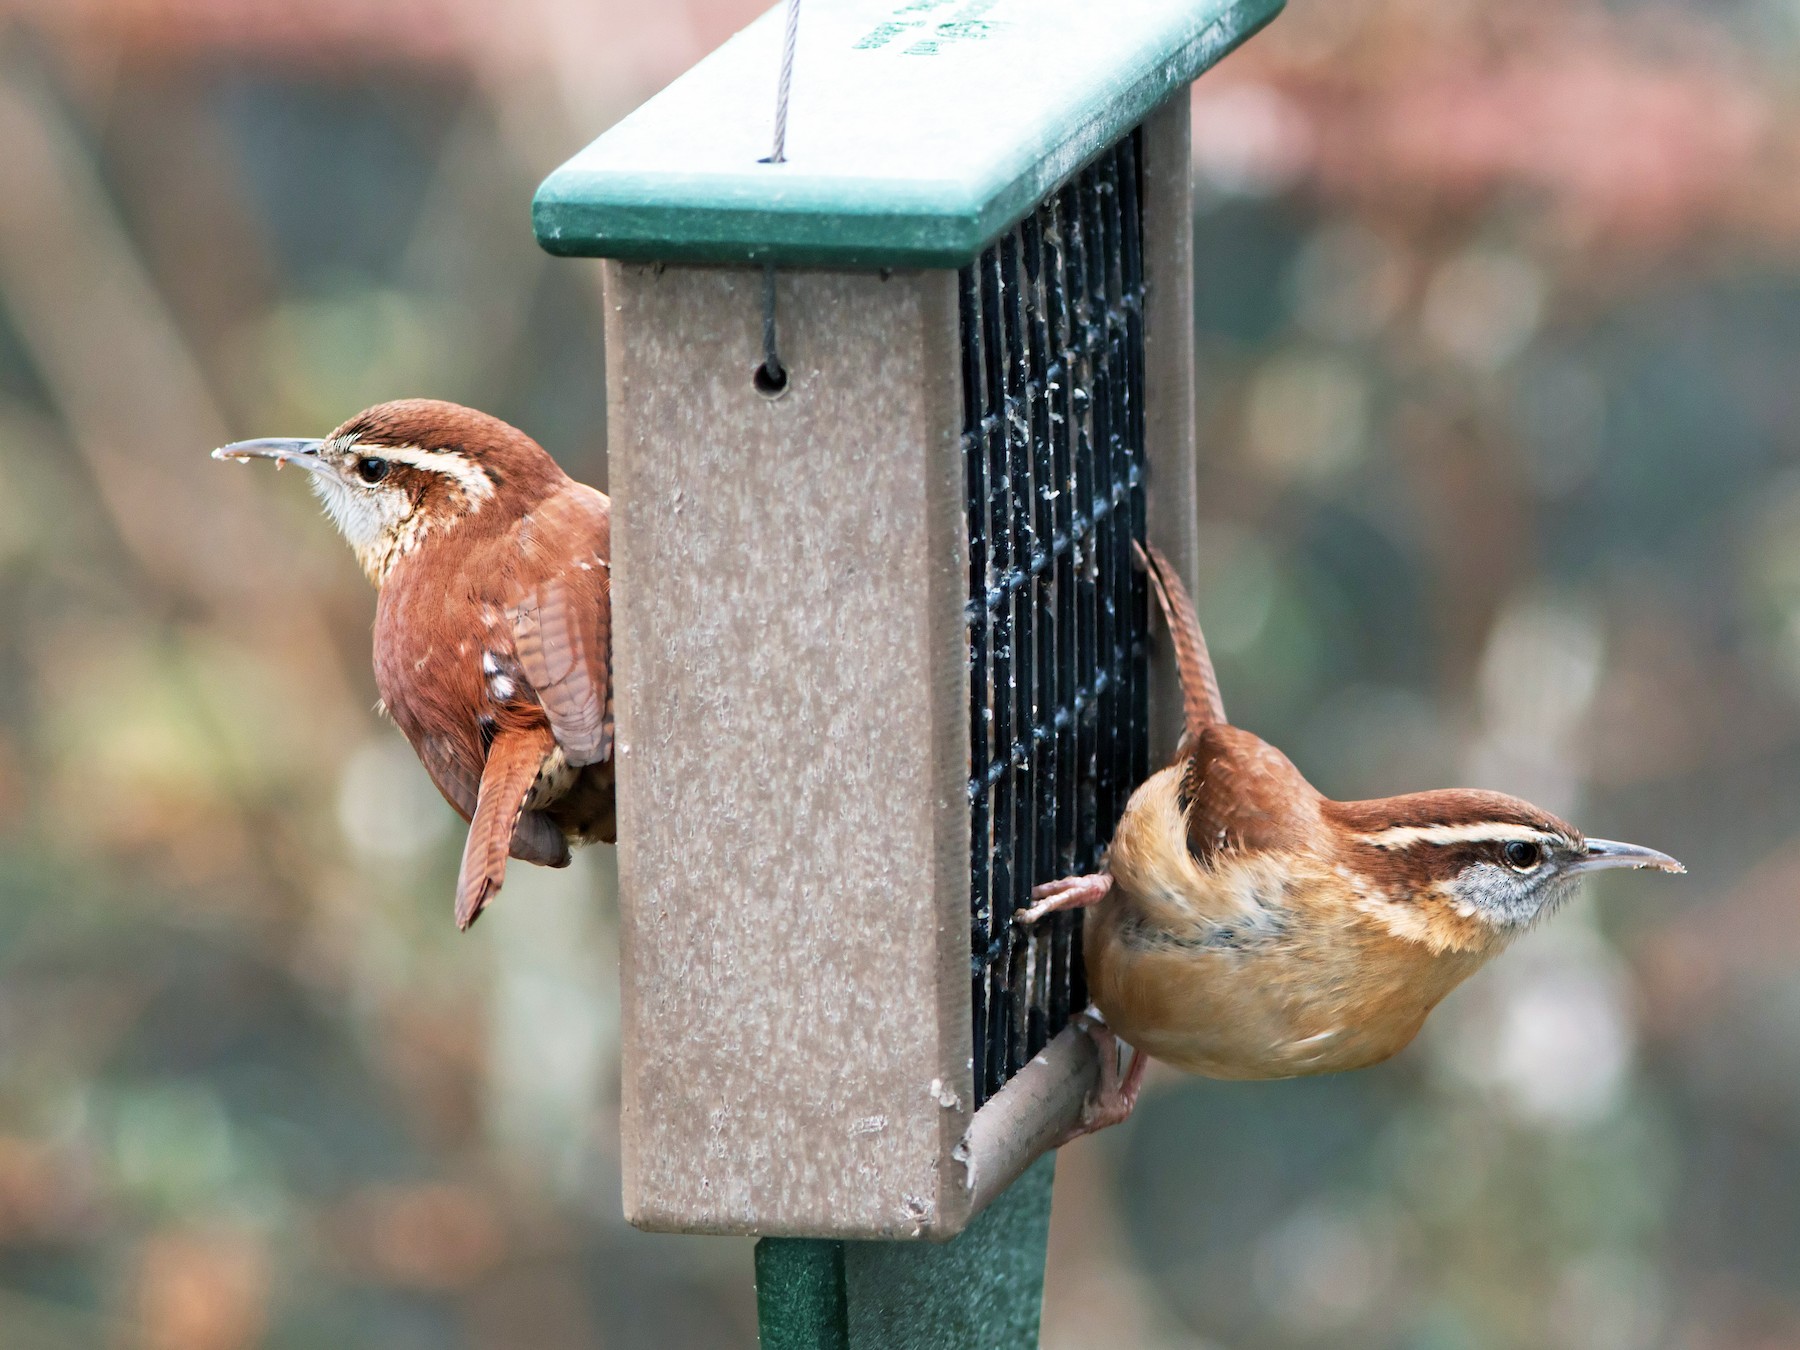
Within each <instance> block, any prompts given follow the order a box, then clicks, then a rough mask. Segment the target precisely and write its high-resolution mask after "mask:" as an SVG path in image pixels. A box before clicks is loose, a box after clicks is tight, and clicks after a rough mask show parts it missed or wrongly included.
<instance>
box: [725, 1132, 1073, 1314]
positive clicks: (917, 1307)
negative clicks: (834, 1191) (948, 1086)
mask: <svg viewBox="0 0 1800 1350" xmlns="http://www.w3.org/2000/svg"><path fill="white" fill-rule="evenodd" d="M1055 1166H1056V1160H1055V1157H1054V1155H1052V1156H1050V1157H1046V1158H1042V1159H1040V1160H1039V1161H1038V1162H1036V1163H1035V1164H1033V1165H1032V1167H1031V1169H1030V1170H1029V1171H1027V1172H1026V1173H1025V1175H1024V1176H1022V1177H1020V1178H1019V1180H1018V1181H1017V1182H1015V1183H1014V1184H1013V1185H1012V1187H1011V1188H1010V1189H1008V1190H1007V1191H1006V1193H1005V1194H1004V1195H1002V1196H1000V1197H999V1198H998V1199H996V1200H995V1201H994V1203H993V1204H992V1205H990V1206H989V1207H988V1208H987V1209H986V1210H985V1211H984V1212H983V1213H982V1214H980V1215H979V1216H977V1217H976V1219H975V1221H974V1222H973V1223H971V1224H970V1225H969V1226H968V1228H967V1229H965V1230H964V1231H963V1233H962V1234H961V1235H960V1236H958V1237H956V1238H955V1239H953V1240H951V1241H949V1242H946V1243H942V1244H935V1243H927V1242H832V1241H822V1240H818V1239H813V1238H764V1239H763V1240H762V1241H761V1242H758V1243H757V1244H756V1304H757V1324H758V1327H759V1329H760V1331H761V1345H762V1350H1032V1347H1035V1346H1036V1345H1037V1343H1038V1319H1039V1315H1040V1312H1041V1310H1042V1307H1043V1302H1044V1251H1045V1247H1046V1245H1047V1243H1048V1241H1049V1236H1050V1189H1051V1180H1052V1178H1053V1177H1054V1176H1055Z"/></svg>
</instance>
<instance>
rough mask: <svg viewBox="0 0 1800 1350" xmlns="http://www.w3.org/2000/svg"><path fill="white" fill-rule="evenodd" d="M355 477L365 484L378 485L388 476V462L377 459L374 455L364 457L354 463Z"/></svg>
mask: <svg viewBox="0 0 1800 1350" xmlns="http://www.w3.org/2000/svg"><path fill="white" fill-rule="evenodd" d="M356 476H357V477H358V478H360V479H362V480H363V482H365V483H379V482H380V481H381V480H382V479H384V478H386V477H387V476H388V462H387V461H386V460H385V459H377V458H376V457H375V456H374V455H365V456H363V457H362V458H361V459H359V460H357V461H356Z"/></svg>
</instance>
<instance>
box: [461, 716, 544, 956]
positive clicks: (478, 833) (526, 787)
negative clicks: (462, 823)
mask: <svg viewBox="0 0 1800 1350" xmlns="http://www.w3.org/2000/svg"><path fill="white" fill-rule="evenodd" d="M554 746H555V740H554V738H553V737H552V736H551V734H550V730H549V728H548V727H542V726H539V727H532V728H527V729H525V730H518V731H503V732H501V733H500V734H499V735H498V736H496V737H495V738H494V744H493V746H492V747H491V748H490V749H489V750H488V757H487V767H486V768H485V769H483V770H482V774H481V796H480V800H479V801H478V802H477V804H476V807H475V818H474V819H473V820H471V821H470V822H469V838H468V842H467V843H465V844H464V845H463V856H462V871H461V872H460V873H458V875H457V878H456V926H457V927H458V928H467V927H468V926H469V925H470V924H472V923H474V922H475V920H476V918H477V917H479V915H480V914H481V911H482V909H483V908H485V907H486V905H487V903H488V901H490V900H492V899H493V898H494V897H495V896H496V895H498V894H499V893H500V887H501V886H502V885H504V884H505V882H506V858H507V855H508V854H509V853H510V852H511V851H512V840H513V831H514V829H516V828H517V826H518V824H519V821H520V818H521V817H522V816H523V815H524V814H525V799H526V797H527V796H528V795H529V794H530V792H531V786H532V784H533V783H534V782H536V781H537V776H538V771H539V770H540V769H541V768H543V766H544V759H545V757H546V756H548V755H549V754H550V751H551V750H552V749H553V748H554Z"/></svg>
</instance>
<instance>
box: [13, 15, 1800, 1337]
mask: <svg viewBox="0 0 1800 1350" xmlns="http://www.w3.org/2000/svg"><path fill="white" fill-rule="evenodd" d="M823 2H825V0H821V3H823ZM758 7H759V6H758V3H757V0H661V3H658V4H656V5H644V4H630V3H626V0H523V2H521V3H516V4H510V5H504V6H501V5H493V4H489V3H484V2H483V0H406V2H405V3H399V2H397V0H311V2H309V3H304V4H298V5H296V4H293V3H287V4H280V3H276V2H275V0H10V4H9V5H8V6H7V7H6V9H5V11H4V13H3V14H0V691H4V695H5V697H4V699H3V700H0V1346H4V1347H5V1348H6V1350H15V1348H16V1347H24V1348H26V1350H62V1348H63V1347H68V1348H70V1350H74V1348H75V1347H140V1346H141V1347H152V1348H154V1350H251V1348H252V1347H263V1346H267V1347H271V1348H276V1347H278V1348H280V1350H305V1348H310V1347H315V1346H316V1347H326V1346H330V1347H343V1346H355V1347H364V1346H366V1347H381V1348H382V1350H410V1348H411V1347H419V1350H427V1348H430V1350H439V1348H441V1347H469V1348H470V1350H487V1348H489V1347H493V1348H495V1350H498V1348H500V1347H516V1346H524V1345H530V1346H533V1347H546V1348H548V1350H560V1348H561V1347H570V1348H571V1350H574V1348H575V1347H582V1348H584V1350H586V1348H588V1347H603V1346H626V1347H648V1346H656V1347H663V1346H668V1347H713V1346H719V1347H725V1346H737V1347H743V1346H749V1345H751V1344H752V1343H753V1339H754V1331H753V1322H754V1318H753V1299H752V1291H751V1287H750V1264H749V1251H748V1248H747V1246H746V1245H745V1244H743V1243H738V1242H733V1241H724V1240H704V1239H694V1240H688V1239H676V1238H667V1237H652V1236H646V1235H641V1234H637V1233H634V1232H633V1231H631V1230H629V1229H628V1228H626V1227H625V1226H624V1225H623V1223H622V1221H621V1220H620V1219H619V1217H618V1195H617V1187H618V1180H617V1154H616V1134H617V1131H616V1124H615V1118H614V1117H615V1111H616V1105H615V1099H616V1090H617V1089H616V1081H615V1080H616V1054H617V1045H616V1034H615V1026H616V993H615V987H614V976H613V969H614V961H615V952H614V943H615V939H614V931H615V930H614V922H613V916H612V910H611V907H610V905H609V904H602V903H597V902H596V900H595V897H596V896H597V895H598V896H606V895H610V893H611V886H612V878H611V870H610V869H611V858H610V856H609V855H608V853H607V852H605V851H604V850H594V851H590V852H589V853H588V854H586V855H584V857H583V858H582V859H581V860H580V862H579V863H578V865H577V867H576V868H574V869H571V870H570V871H569V872H565V873H552V872H547V871H542V870H538V869H530V868H518V869H515V873H514V875H513V878H512V880H511V882H510V884H509V885H508V888H507V895H506V899H505V903H504V904H503V905H502V906H501V908H500V911H498V912H496V913H495V914H494V915H493V916H492V917H491V918H490V919H489V921H488V922H486V923H484V924H482V925H481V926H480V927H479V928H477V929H476V930H475V931H474V933H473V934H472V935H471V936H469V937H467V938H460V939H459V938H458V937H457V935H456V934H455V932H454V930H453V929H452V927H451V924H450V922H449V911H448V898H447V897H448V896H449V893H450V883H451V879H452V877H453V875H454V872H455V867H456V859H457V853H458V846H459V845H458V839H459V836H458V832H457V830H456V829H455V824H456V822H455V820H454V818H453V817H452V815H451V814H450V812H449V810H448V808H447V807H445V806H443V804H442V803H441V802H440V801H439V800H438V799H437V797H436V796H435V794H434V793H433V792H432V791H431V789H430V787H429V785H428V784H427V782H426V780H425V778H424V775H423V773H422V772H421V771H420V770H419V769H418V768H417V766H416V765H415V763H414V762H413V761H412V758H411V756H410V753H409V752H408V751H407V749H406V747H405V746H404V744H403V743H402V742H401V740H400V738H399V736H398V735H397V733H395V732H394V731H393V730H392V728H390V727H387V726H385V725H384V724H383V723H381V722H380V721H379V720H378V719H377V717H376V716H375V714H374V712H373V711H372V705H373V702H374V696H375V695H374V688H373V681H372V677H371V675H370V673H369V661H368V644H369V624H370V620H371V615H372V599H371V596H370V593H369V591H368V588H367V586H366V584H365V583H364V581H363V579H362V577H361V576H360V575H359V574H358V572H357V571H356V568H355V565H354V563H353V562H352V560H351V558H350V555H349V553H348V550H346V549H345V548H344V547H343V546H342V545H341V544H340V543H339V541H338V540H337V539H336V538H335V537H334V535H333V533H332V531H331V530H330V528H329V527H328V526H327V525H326V524H325V523H324V522H323V521H322V520H320V519H319V518H318V515H317V511H316V509H315V507H314V506H313V504H312V502H311V499H310V497H309V496H308V495H307V493H306V492H305V490H304V488H303V487H302V485H301V484H300V483H299V482H298V481H297V479H295V477H294V476H293V475H287V476H279V477H278V476H277V475H275V474H272V473H267V472H263V473H255V474H253V473H248V472H239V471H236V470H230V469H226V468H223V467H221V466H219V465H216V464H213V463H211V462H210V461H208V460H207V458H206V451H207V450H208V449H210V448H211V447H212V446H214V445H217V444H219V443H221V442H223V441H225V440H228V439H231V438H233V437H238V436H248V435H263V434H277V433H279V434H319V433H322V432H323V431H324V430H326V429H327V428H329V427H331V426H332V425H334V424H335V423H337V422H338V421H340V420H341V419H342V418H344V417H345V416H347V415H348V414H349V413H351V412H354V411H355V410H357V409H358V408H360V407H362V406H363V405H365V404H368V403H371V402H375V401H377V400H380V399H385V398H390V397H395V396H400V395H414V394H418V395H434V396H439V397H445V398H452V399H457V400H460V401H464V402H469V403H474V404H478V405H480V406H482V407H484V408H487V409H489V410H491V411H493V412H495V413H497V414H499V415H501V416H503V417H506V418H508V419H509V420H511V421H514V422H516V423H518V424H519V425H521V426H523V427H524V428H526V429H527V430H528V431H530V432H531V433H532V434H533V435H535V436H536V437H538V438H539V439H540V440H541V441H542V442H544V444H545V445H546V446H547V447H548V448H549V449H550V450H551V451H552V452H553V453H554V454H556V455H557V456H558V457H559V458H560V459H561V460H562V462H563V463H564V464H565V465H566V466H567V467H568V468H569V469H570V470H571V471H572V472H574V473H576V474H577V476H580V477H585V478H587V479H589V480H590V481H594V482H597V483H603V482H604V476H605V466H604V460H603V453H602V448H603V444H604V436H605V409H604V401H603V391H602V380H601V375H600V372H601V368H602V367H601V359H602V358H601V331H600V328H601V325H600V313H599V304H600V297H599V287H598V273H597V269H596V268H595V267H594V266H593V265H591V264H586V263H577V262H568V261H562V262H557V261H552V260H550V259H549V258H547V257H545V256H543V255H541V254H540V253H539V252H538V250H537V248H536V246H535V244H534V243H533V241H532V237H531V231H530V226H529V219H528V211H527V207H528V202H529V200H530V196H531V192H532V190H533V188H534V186H535V185H536V183H537V181H538V180H539V178H540V177H541V176H542V175H543V174H544V173H546V172H547V171H548V170H549V169H551V168H552V167H554V166H555V165H556V164H557V163H558V162H560V161H561V160H562V159H563V158H565V157H566V156H568V155H569V154H571V153H572V152H573V151H574V150H576V149H577V148H578V147H579V146H580V145H582V144H584V143H585V142H586V141H587V140H588V139H589V138H590V137H591V136H593V135H594V134H595V133H597V132H598V131H599V130H600V129H602V128H603V127H604V126H606V125H607V124H608V123H610V122H611V121H613V120H614V119H616V118H617V117H618V116H620V115H622V114H623V113H624V112H626V111H628V110H629V109H630V108H631V107H633V106H635V105H636V104H637V103H638V102H640V101H641V100H642V99H643V98H644V97H646V96H647V95H648V94H650V93H651V92H652V91H654V90H655V89H656V88H658V87H660V86H661V85H662V84H664V83H666V82H667V81H668V80H669V79H670V78H672V77H673V76H674V75H676V74H677V73H679V72H680V71H681V70H682V69H684V68H685V67H686V66H687V65H689V64H690V63H691V62H692V61H693V60H694V59H696V58H697V57H698V56H699V55H701V54H702V53H704V52H705V51H707V50H709V49H710V48H711V47H712V46H714V45H716V44H717V43H718V42H719V41H720V40H722V39H723V38H724V37H725V36H726V35H728V34H729V33H730V32H732V31H734V30H735V29H736V28H737V27H739V26H741V25H742V24H743V23H744V22H745V21H747V20H748V19H749V18H750V17H751V16H752V14H753V13H754V12H755V11H756V10H757V8H758ZM797 78H798V79H799V80H801V81H804V80H805V78H806V72H805V70H804V69H802V70H800V71H799V72H798V75H797ZM1194 118H1195V155H1196V185H1197V192H1198V200H1197V206H1198V215H1197V226H1196V229H1197V240H1196V243H1197V249H1198V263H1199V265H1198V287H1197V291H1198V293H1197V301H1198V312H1199V322H1200V328H1201V332H1200V343H1199V362H1200V370H1199V376H1200V389H1201V406H1200V416H1201V421H1202V426H1203V429H1204V440H1203V444H1204V463H1203V479H1202V492H1203V499H1204V508H1203V509H1204V514H1205V525H1206V529H1205V539H1206V560H1205V570H1204V575H1203V591H1202V595H1201V596H1200V601H1201V608H1202V611H1203V618H1204V619H1205V621H1206V624H1207V629H1208V633H1209V635H1210V637H1211V638H1212V642H1213V648H1214V651H1215V653H1216V654H1217V656H1218V660H1219V665H1220V668H1221V672H1220V673H1221V677H1222V680H1223V684H1224V688H1225V691H1226V694H1227V697H1228V699H1229V700H1230V706H1231V708H1232V710H1233V714H1234V718H1235V720H1237V721H1239V722H1241V723H1243V724H1245V725H1248V726H1249V727H1251V728H1253V729H1254V730H1256V731H1258V732H1260V733H1262V734H1264V735H1265V736H1267V737H1269V738H1270V739H1271V740H1274V741H1276V742H1277V743H1279V744H1281V745H1282V746H1283V747H1284V748H1285V749H1287V750H1288V751H1289V753H1290V754H1291V755H1292V756H1293V757H1294V759H1295V760H1297V761H1298V762H1299V763H1300V765H1301V766H1302V767H1303V768H1305V769H1306V770H1307V771H1308V772H1309V773H1310V774H1311V775H1312V776H1313V777H1314V779H1315V781H1317V782H1318V784H1319V785H1320V786H1321V787H1322V788H1324V789H1325V790H1326V791H1328V792H1331V793H1333V794H1335V795H1340V796H1367V795H1377V794H1383V793H1389V792H1398V791H1404V790H1411V789H1416V788H1423V787H1429V786H1442V785H1446V784H1451V783H1479V784H1482V785H1484V786H1490V787H1496V788H1502V789H1508V790H1511V791H1514V792H1519V793H1522V794H1524V795H1527V796H1530V797H1532V798H1535V799H1536V800H1538V801H1540V802H1541V803H1543V804H1544V805H1546V806H1548V807H1550V808H1552V809H1554V810H1556V811H1558V812H1561V813H1563V814H1565V815H1569V816H1572V817H1574V818H1575V819H1576V820H1577V821H1579V822H1580V823H1581V824H1583V825H1584V827H1586V828H1588V829H1590V830H1592V831H1593V832H1595V833H1598V834H1604V835H1608V836H1616V837H1624V838H1629V839H1632V840H1636V841H1640V842H1643V843H1646V844H1651V845H1654V846H1656V847H1658V848H1663V849H1667V850H1669V851H1670V852H1673V853H1675V854H1676V855H1678V856H1679V857H1681V858H1682V859H1684V860H1685V861H1686V862H1687V863H1688V864H1689V866H1690V867H1691V869H1692V876H1691V877H1689V878H1687V879H1685V880H1683V881H1672V880H1666V879H1662V878H1654V877H1630V878H1623V879H1606V880H1605V881H1604V882H1603V884H1599V885H1596V886H1594V887H1593V888H1592V893H1591V894H1590V895H1589V896H1587V897H1585V898H1584V899H1583V900H1582V901H1581V902H1579V903H1578V904H1576V905H1575V906H1574V907H1573V909H1572V910H1571V911H1570V912H1568V913H1566V914H1564V915H1563V916H1561V917H1560V918H1559V919H1558V920H1557V921H1556V922H1555V923H1554V924H1552V925H1550V926H1548V927H1546V928H1545V929H1543V930H1542V931H1541V932H1539V933H1536V934H1534V935H1533V936H1532V937H1531V938H1530V939H1529V940H1528V941H1526V942H1525V943H1523V944H1522V945H1521V947H1520V949H1519V950H1517V951H1516V952H1515V953H1514V954H1512V955H1511V956H1510V957H1509V958H1508V959H1507V960H1505V961H1503V962H1501V963H1499V964H1498V965H1497V966H1496V967H1494V968H1493V969H1491V970H1489V971H1488V972H1486V973H1484V974H1483V975H1481V976H1480V977H1478V978H1477V979H1476V980H1474V981H1473V982H1472V983H1471V984H1470V985H1469V986H1467V987H1466V988H1465V989H1463V990H1462V991H1460V992H1459V993H1457V994H1456V995H1454V996H1453V997H1452V998H1451V999H1450V1000H1449V1002H1448V1003H1447V1004H1446V1006H1445V1007H1444V1008H1443V1009H1442V1010H1441V1011H1440V1012H1439V1013H1438V1014H1437V1015H1436V1017H1435V1018H1434V1019H1433V1021H1432V1023H1431V1024H1430V1026H1429V1027H1428V1028H1427V1032H1426V1034H1425V1035H1424V1036H1423V1037H1421V1039H1420V1041H1419V1043H1418V1044H1417V1045H1415V1046H1414V1047H1413V1048H1411V1049H1410V1050H1408V1051H1407V1052H1406V1053H1405V1054H1403V1055H1402V1056H1400V1057H1399V1058H1398V1059H1397V1060H1396V1061H1395V1062H1393V1063H1392V1064H1389V1065H1386V1066H1383V1067H1381V1068H1379V1069H1375V1070H1371V1071H1367V1072H1364V1073H1360V1074H1356V1075H1352V1076H1348V1077H1342V1078H1336V1079H1324V1080H1316V1081H1308V1082H1300V1083H1284V1084H1270V1085H1218V1084H1208V1083H1202V1082H1196V1081H1176V1080H1174V1079H1169V1080H1167V1081H1165V1080H1153V1084H1152V1090H1151V1091H1150V1092H1149V1093H1148V1094H1147V1096H1146V1099H1145V1101H1144V1103H1143V1105H1142V1107H1141V1109H1140V1111H1139V1114H1138V1116H1137V1117H1136V1118H1135V1119H1134V1120H1133V1121H1132V1122H1131V1123H1129V1124H1128V1125H1127V1126H1125V1127H1123V1128H1121V1129H1119V1130H1115V1131H1112V1132H1110V1133H1108V1134H1106V1135H1102V1136H1099V1137H1097V1138H1094V1139H1092V1140H1087V1141H1083V1142H1081V1143H1080V1144H1078V1145H1076V1146H1074V1147H1072V1148H1070V1149H1068V1150H1066V1151H1065V1154H1064V1157H1063V1159H1062V1161H1061V1164H1060V1174H1059V1178H1058V1201H1057V1212H1056V1216H1055V1226H1054V1233H1053V1239H1052V1253H1051V1263H1050V1272H1049V1292H1048V1296H1047V1305H1046V1322H1045V1334H1044V1341H1045V1344H1046V1346H1048V1347H1051V1348H1052V1350H1086V1348H1087V1347H1095V1348H1096V1350H1101V1348H1106V1347H1133V1346H1143V1347H1156V1348H1158V1350H1287V1348H1288V1347H1294V1348H1295V1350H1301V1348H1304V1347H1332V1348H1333V1350H1336V1348H1339V1347H1351V1348H1354V1347H1370V1348H1371V1350H1375V1348H1381V1350H1386V1348H1388V1347H1401V1348H1402V1350H1544V1348H1546V1347H1548V1348H1551V1350H1555V1348H1557V1347H1569V1348H1570V1350H1640V1348H1645V1350H1647V1348H1649V1347H1670V1348H1671V1350H1677V1348H1678V1350H1740V1348H1741V1350H1779V1348H1785V1347H1793V1346H1797V1345H1800V924H1797V923H1796V918H1797V917H1800V893H1797V892H1800V817H1797V815H1796V811H1795V800H1796V797H1797V796H1800V794H1797V793H1796V787H1797V786H1800V3H1797V2H1796V0H1708V2H1707V3H1699V0H1694V3H1691V4H1686V5H1684V4H1679V3H1648V2H1644V3H1640V2H1638V0H1614V2H1613V3H1605V4H1603V3H1599V2H1598V0H1507V3H1504V4H1499V3H1475V0H1292V5H1291V8H1290V11H1289V12H1288V13H1287V14H1286V15H1285V16H1284V17H1283V18H1282V19H1281V20H1279V21H1278V22H1277V23H1276V25H1275V26H1274V27H1273V28H1272V29H1271V30H1269V32H1267V33H1266V34H1265V35H1263V36H1261V37H1259V38H1257V39H1256V40H1255V41H1254V42H1252V43H1251V44H1250V46H1249V47H1248V48H1246V49H1245V50H1244V51H1243V52H1241V53H1239V54H1238V55H1236V56H1233V57H1232V58H1231V59H1230V60H1228V61H1227V62H1226V63H1225V65H1224V66H1223V67H1222V68H1221V69H1219V70H1218V71H1217V72H1215V73H1214V74H1213V75H1211V76H1209V77H1208V78H1207V79H1206V80H1204V81H1203V82H1202V84H1201V85H1200V87H1199V89H1198V92H1197V94H1196V98H1195V102H1194ZM805 137H806V128H805V125H804V123H797V124H795V125H794V126H793V127H792V128H791V130H790V146H791V148H792V150H793V152H794V153H796V154H798V153H802V152H803V151H804V146H805ZM746 359H748V356H747V358H746Z"/></svg>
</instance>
